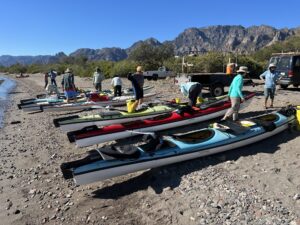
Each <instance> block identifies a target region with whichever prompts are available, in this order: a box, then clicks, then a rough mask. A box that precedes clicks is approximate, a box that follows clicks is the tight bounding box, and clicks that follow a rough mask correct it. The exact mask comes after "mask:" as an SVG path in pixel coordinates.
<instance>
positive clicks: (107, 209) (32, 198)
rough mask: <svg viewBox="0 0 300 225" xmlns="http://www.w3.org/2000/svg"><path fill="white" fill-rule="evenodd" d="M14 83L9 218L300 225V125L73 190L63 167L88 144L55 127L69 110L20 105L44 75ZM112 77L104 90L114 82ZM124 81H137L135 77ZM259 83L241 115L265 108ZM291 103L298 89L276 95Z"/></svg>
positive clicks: (3, 213) (165, 90) (7, 148)
mask: <svg viewBox="0 0 300 225" xmlns="http://www.w3.org/2000/svg"><path fill="white" fill-rule="evenodd" d="M11 77H13V76H11ZM60 79H61V78H60V77H58V81H60ZM16 82H17V87H16V88H15V90H14V91H12V92H11V94H10V99H11V101H10V103H9V104H8V107H7V109H6V116H5V120H4V128H3V129H0V149H1V150H0V182H1V185H0V201H1V203H2V204H1V205H0V221H1V224H15V225H18V224H28V225H29V224H30V225H31V224H290V225H300V172H299V171H300V161H299V160H300V150H299V144H300V138H299V134H300V132H299V131H285V132H283V133H281V134H279V135H276V136H274V137H272V138H270V139H268V140H265V141H262V142H259V143H256V144H253V145H250V146H247V147H244V148H240V149H236V150H232V151H229V152H226V153H222V154H217V155H213V156H210V157H205V158H200V159H195V160H191V161H188V162H182V163H178V164H174V165H169V166H166V167H161V168H157V169H151V170H147V171H141V172H137V173H133V174H129V175H126V176H121V177H117V178H114V179H110V180H106V181H103V182H98V183H95V184H92V185H86V186H75V185H74V184H73V183H72V181H65V180H64V179H63V178H62V175H61V173H60V170H59V166H60V164H61V163H62V162H65V161H70V160H72V159H75V158H76V157H81V156H83V155H84V153H85V152H86V150H87V148H83V149H76V148H75V147H74V145H72V144H70V143H69V142H68V140H67V137H66V135H65V134H64V133H62V132H61V131H60V130H58V129H56V128H55V127H54V125H53V123H52V120H53V118H56V117H58V116H62V115H66V114H64V113H34V114H27V113H24V112H22V111H20V110H18V109H17V107H16V104H17V103H18V102H19V101H20V99H25V98H31V97H34V96H35V95H36V94H40V93H42V92H43V88H42V86H43V75H41V74H34V75H31V76H30V77H29V78H22V79H17V81H16ZM109 82H110V81H109V80H106V81H105V82H104V88H110V84H109ZM76 83H77V86H79V87H81V88H88V87H91V80H90V79H80V78H77V77H76ZM124 83H125V84H124V86H125V87H129V86H130V85H129V82H128V81H127V80H124ZM258 83H259V84H260V85H257V86H256V87H254V88H253V87H245V90H254V91H258V94H257V96H256V98H255V99H254V100H253V102H252V104H251V105H250V106H249V107H248V108H246V109H245V110H244V111H242V112H241V117H247V116H251V115H255V114H259V113H264V112H265V110H264V109H263V94H262V90H263V85H262V84H261V82H259V81H258ZM147 84H148V85H155V91H157V92H160V94H161V95H162V96H163V98H165V99H170V98H171V97H172V98H173V97H174V96H180V93H179V91H178V88H177V86H176V85H174V84H173V81H172V80H160V81H159V82H155V81H146V85H147ZM287 104H299V105H300V100H299V89H289V90H281V89H279V90H278V91H277V96H276V99H275V107H278V108H279V107H281V106H285V105H287ZM1 107H2V106H1ZM275 109H276V108H275ZM273 110H274V109H273ZM85 113H87V112H85ZM88 113H91V112H88ZM16 122H17V123H16ZM207 124H208V123H203V124H201V125H198V126H197V127H204V126H207Z"/></svg>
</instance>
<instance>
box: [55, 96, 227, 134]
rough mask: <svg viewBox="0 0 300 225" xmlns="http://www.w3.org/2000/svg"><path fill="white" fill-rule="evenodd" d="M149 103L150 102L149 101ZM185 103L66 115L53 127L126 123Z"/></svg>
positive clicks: (72, 128)
mask: <svg viewBox="0 0 300 225" xmlns="http://www.w3.org/2000/svg"><path fill="white" fill-rule="evenodd" d="M225 98H227V96H222V97H217V98H207V99H204V101H203V103H202V104H198V105H197V107H201V108H204V107H209V106H211V105H213V104H217V103H219V102H220V101H225ZM150 105H151V103H150ZM184 105H185V103H182V104H181V103H179V104H176V103H174V102H164V103H160V105H156V106H152V107H147V108H144V109H141V110H138V111H137V112H133V113H128V112H127V111H125V112H124V111H118V110H114V111H108V112H100V113H97V114H92V115H86V116H79V115H74V116H68V117H62V118H56V119H54V120H53V123H54V125H55V127H60V128H61V130H62V131H64V132H70V131H75V130H80V129H83V128H84V127H89V126H98V127H100V126H107V125H111V124H119V123H128V122H132V121H136V120H144V119H148V118H153V117H155V116H158V115H162V114H165V113H170V112H172V111H173V110H175V109H177V108H180V107H184Z"/></svg>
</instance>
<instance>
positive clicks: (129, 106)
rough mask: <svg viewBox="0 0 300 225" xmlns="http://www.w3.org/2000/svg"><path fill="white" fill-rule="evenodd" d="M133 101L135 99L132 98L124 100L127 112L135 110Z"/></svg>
mask: <svg viewBox="0 0 300 225" xmlns="http://www.w3.org/2000/svg"><path fill="white" fill-rule="evenodd" d="M134 103H135V100H133V99H131V100H127V101H126V104H127V112H129V113H133V112H134V110H135V109H134V108H133V106H134Z"/></svg>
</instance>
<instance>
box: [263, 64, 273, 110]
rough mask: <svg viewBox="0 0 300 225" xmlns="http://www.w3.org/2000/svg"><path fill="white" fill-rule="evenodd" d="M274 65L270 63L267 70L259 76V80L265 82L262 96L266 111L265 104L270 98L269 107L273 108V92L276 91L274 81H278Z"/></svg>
mask: <svg viewBox="0 0 300 225" xmlns="http://www.w3.org/2000/svg"><path fill="white" fill-rule="evenodd" d="M275 70H276V65H275V64H273V63H271V64H270V65H269V69H268V70H267V71H265V72H264V73H263V74H261V75H260V76H259V78H260V79H261V80H263V81H264V82H265V86H264V95H265V108H266V109H267V108H268V106H267V102H268V99H269V97H270V99H271V104H270V107H273V102H274V96H275V90H276V81H277V80H278V73H276V72H275Z"/></svg>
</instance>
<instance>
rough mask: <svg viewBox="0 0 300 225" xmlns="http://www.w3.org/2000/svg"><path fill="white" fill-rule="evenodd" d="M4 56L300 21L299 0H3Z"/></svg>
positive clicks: (0, 36)
mask: <svg viewBox="0 0 300 225" xmlns="http://www.w3.org/2000/svg"><path fill="white" fill-rule="evenodd" d="M0 3H1V8H0V29H1V32H0V55H6V54H9V55H39V54H41V55H44V54H55V53H57V52H60V51H63V52H65V53H66V54H69V53H71V52H73V51H75V50H76V49H78V48H95V49H96V48H103V47H121V48H128V47H130V46H131V45H132V44H133V43H134V42H136V41H138V40H144V39H146V38H149V37H154V38H156V39H158V40H159V41H161V42H162V41H165V40H172V39H174V38H175V37H176V36H177V35H178V34H179V33H181V32H182V31H184V29H186V28H190V27H205V26H210V25H242V26H245V27H249V26H252V25H262V24H264V25H270V26H274V27H276V28H284V27H287V28H294V27H298V26H300V13H299V12H300V1H299V0H285V1H275V0H273V1H267V0H265V1H264V0H251V1H241V0H210V1H201V0H169V1H168V0H144V1H143V0H127V1H126V0H123V1H122V0H98V1H97V0H73V1H72V0H47V1H46V0H0Z"/></svg>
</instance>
